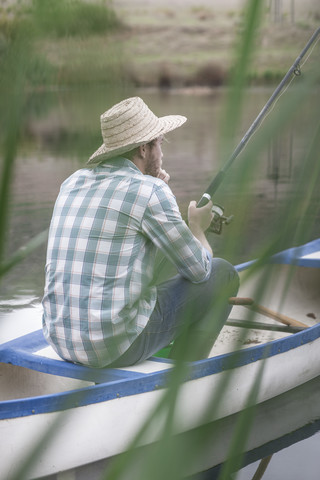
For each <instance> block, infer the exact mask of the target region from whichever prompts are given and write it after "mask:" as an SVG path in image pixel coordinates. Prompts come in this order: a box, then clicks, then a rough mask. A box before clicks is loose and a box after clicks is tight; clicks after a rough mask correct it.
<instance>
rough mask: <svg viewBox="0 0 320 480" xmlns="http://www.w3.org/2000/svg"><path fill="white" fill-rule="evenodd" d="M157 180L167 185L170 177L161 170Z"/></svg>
mask: <svg viewBox="0 0 320 480" xmlns="http://www.w3.org/2000/svg"><path fill="white" fill-rule="evenodd" d="M158 178H160V179H161V180H163V181H164V182H165V183H166V184H168V183H169V180H170V175H169V173H167V172H166V171H165V170H163V169H162V168H161V170H160V172H159V175H158Z"/></svg>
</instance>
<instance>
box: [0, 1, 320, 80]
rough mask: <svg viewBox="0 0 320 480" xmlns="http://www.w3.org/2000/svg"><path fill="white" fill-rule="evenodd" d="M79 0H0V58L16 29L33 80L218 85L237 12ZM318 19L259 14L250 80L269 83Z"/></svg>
mask: <svg viewBox="0 0 320 480" xmlns="http://www.w3.org/2000/svg"><path fill="white" fill-rule="evenodd" d="M116 4H117V2H113V3H112V2H111V1H108V0H106V1H103V2H91V3H88V2H86V1H84V0H59V2H51V1H50V0H33V1H32V2H18V3H13V4H10V6H8V5H7V6H5V5H4V6H2V7H0V9H1V10H0V13H1V15H0V62H1V59H2V60H4V59H5V56H6V50H7V48H8V47H9V45H10V43H11V42H12V41H13V39H14V37H15V36H16V35H17V32H18V31H20V30H21V28H23V29H26V30H27V31H28V35H29V36H31V37H36V42H35V48H34V50H33V59H32V61H31V62H30V68H29V71H28V72H27V76H28V78H29V79H30V83H31V84H33V85H38V86H44V85H46V84H50V85H58V86H75V85H77V86H79V85H81V84H82V85H88V84H110V83H112V82H113V80H114V78H117V79H118V81H120V82H123V83H125V84H130V85H133V86H136V87H150V86H152V87H160V88H170V87H190V86H200V87H216V86H219V85H223V84H226V83H227V81H228V78H229V76H230V70H231V65H232V64H233V61H234V58H233V55H234V46H235V44H236V39H237V38H238V37H239V35H241V31H242V29H243V19H244V12H242V11H231V10H230V11H217V10H216V9H214V7H208V6H201V5H198V4H197V5H195V6H193V7H190V6H186V7H185V8H180V9H176V8H174V6H172V7H170V8H168V7H166V8H165V7H161V6H160V5H159V6H157V2H155V4H154V6H153V7H152V8H149V9H148V8H141V6H140V8H139V7H135V6H134V2H131V3H130V2H127V4H126V2H125V3H124V5H126V6H125V7H122V8H120V7H118V8H115V7H116ZM317 22H318V23H319V13H318V12H316V11H314V12H308V14H307V15H306V17H305V18H304V19H303V21H302V20H301V19H300V20H299V19H297V20H296V21H295V23H293V22H292V21H291V20H290V19H289V18H287V17H285V16H284V18H283V19H282V21H281V23H273V22H272V19H271V15H270V12H269V11H268V10H267V9H266V10H265V11H264V14H263V19H262V23H263V25H262V27H261V29H260V32H259V37H258V38H257V39H256V42H257V47H258V48H257V54H256V56H255V58H254V61H253V63H252V66H251V68H250V70H249V71H248V73H247V81H248V83H251V84H269V83H273V82H277V81H278V80H279V79H280V78H281V77H282V76H283V75H284V74H285V72H286V71H287V69H288V67H289V66H290V64H291V63H292V61H293V60H294V59H295V58H296V54H297V52H298V51H299V50H300V49H301V48H302V47H303V46H304V44H305V41H306V39H307V38H308V37H309V36H310V35H311V34H312V32H313V31H314V29H315V28H316V26H317Z"/></svg>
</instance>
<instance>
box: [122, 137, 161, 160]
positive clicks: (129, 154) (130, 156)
mask: <svg viewBox="0 0 320 480" xmlns="http://www.w3.org/2000/svg"><path fill="white" fill-rule="evenodd" d="M156 141H157V138H154V139H153V140H151V141H150V142H147V143H146V145H149V147H153V146H154V144H155V143H156ZM138 150H139V147H135V148H134V149H132V150H129V151H128V152H124V153H122V154H121V156H122V157H125V158H128V159H129V160H132V159H133V157H134V156H135V155H136V153H137V152H138Z"/></svg>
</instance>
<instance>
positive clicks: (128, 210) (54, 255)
mask: <svg viewBox="0 0 320 480" xmlns="http://www.w3.org/2000/svg"><path fill="white" fill-rule="evenodd" d="M157 248H158V249H160V250H161V251H162V252H163V254H164V255H165V256H166V257H167V258H169V259H170V260H171V261H172V262H173V263H174V265H175V266H176V267H177V269H178V271H179V272H180V274H181V275H182V276H183V277H185V278H187V279H189V280H190V281H191V282H193V283H200V282H203V281H205V280H206V279H207V278H208V276H209V275H210V269H211V256H210V254H209V253H208V252H207V251H206V250H205V249H204V248H203V247H202V245H201V244H200V242H199V241H198V240H197V239H196V238H195V237H194V236H193V235H192V233H191V231H190V230H189V228H188V227H187V225H186V223H185V222H184V221H183V220H182V218H181V214H180V212H179V208H178V206H177V203H176V200H175V197H174V195H173V194H172V192H171V190H170V188H169V187H168V185H166V184H165V182H163V181H162V180H160V179H157V178H154V177H151V176H149V175H144V174H142V173H141V172H140V170H139V169H138V168H137V167H136V166H135V165H134V163H132V162H131V161H129V160H127V159H125V158H122V157H117V158H115V159H113V160H112V161H110V162H109V163H106V164H103V165H100V166H97V167H96V168H94V169H86V168H84V169H81V170H79V171H77V172H75V173H74V174H73V175H71V176H70V177H69V178H68V179H67V180H66V181H65V182H64V183H63V184H62V186H61V190H60V193H59V196H58V198H57V201H56V204H55V208H54V212H53V216H52V221H51V226H50V233H49V240H48V251H47V263H46V285H45V292H44V297H43V309H44V314H43V329H44V334H45V337H46V339H47V340H48V342H49V343H50V344H51V345H52V346H53V348H54V349H55V350H56V352H57V353H58V354H59V355H60V356H61V357H62V358H64V359H66V360H70V361H72V362H79V363H81V364H85V365H91V366H94V367H101V366H105V365H108V364H109V363H111V362H113V361H114V360H116V359H117V358H119V357H120V356H121V355H122V354H123V353H124V352H125V351H126V350H127V349H128V348H129V346H130V345H131V344H132V342H133V341H134V340H135V339H136V338H137V336H138V335H139V334H140V333H141V331H142V330H143V329H144V328H145V326H146V325H147V323H148V320H149V318H150V316H151V314H152V311H153V309H154V306H155V303H156V300H157V291H156V287H155V286H154V285H152V280H153V275H154V264H155V254H156V250H157Z"/></svg>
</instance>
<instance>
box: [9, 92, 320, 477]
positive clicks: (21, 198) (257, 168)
mask: <svg viewBox="0 0 320 480" xmlns="http://www.w3.org/2000/svg"><path fill="white" fill-rule="evenodd" d="M131 93H132V94H136V93H137V92H130V94H131ZM271 93H272V91H271V90H269V89H264V88H255V89H251V90H250V91H249V92H248V94H247V96H246V98H245V108H244V110H243V114H242V115H241V118H240V120H239V122H238V123H237V129H236V132H235V134H234V135H233V136H232V138H228V148H229V152H228V153H230V152H231V151H232V150H233V148H234V147H235V146H236V145H237V143H238V142H239V141H240V139H241V138H242V136H243V135H244V133H245V132H246V130H247V129H248V127H249V126H250V125H251V123H252V122H253V120H254V119H255V117H256V115H257V114H258V113H259V111H260V110H261V108H262V107H263V105H264V104H265V102H266V101H267V100H268V98H269V96H270V94H271ZM138 94H139V95H141V96H142V97H143V98H144V100H145V101H146V102H147V104H149V105H150V107H151V108H152V110H153V111H154V112H155V113H156V114H157V115H159V116H162V115H167V114H170V113H178V114H183V115H186V116H187V117H188V122H187V124H186V125H185V126H184V127H182V128H180V129H178V130H177V131H175V132H172V133H171V134H169V135H168V138H167V140H168V141H167V142H165V144H164V168H165V169H166V170H167V171H168V172H169V173H170V175H171V181H170V185H171V188H172V190H173V192H174V193H175V195H176V197H177V201H178V204H179V205H180V208H181V211H182V214H183V215H185V214H186V210H187V206H188V203H189V201H190V200H193V199H194V200H198V199H199V198H200V197H201V195H202V193H203V192H204V191H205V189H206V187H207V186H208V184H209V183H210V182H211V180H212V178H213V177H214V175H215V174H216V173H217V172H218V171H219V169H221V167H222V166H223V165H224V164H225V161H226V160H227V158H228V156H224V155H223V154H221V153H219V152H221V143H222V142H221V138H222V129H221V123H222V118H223V112H224V105H225V101H226V97H227V91H226V90H223V89H218V90H214V91H210V92H204V91H195V90H194V91H188V92H167V93H166V92H162V93H161V92H157V91H144V92H138ZM286 95H289V96H290V95H294V94H293V93H290V92H288V93H287V94H286ZM318 95H319V92H318V91H316V92H310V96H309V97H308V99H306V101H305V102H304V104H303V105H301V106H300V107H299V115H297V116H296V117H295V118H294V121H292V122H291V123H290V125H289V126H288V127H287V128H285V129H284V130H283V131H282V132H281V134H279V135H278V136H277V137H276V138H275V139H274V140H273V141H272V142H268V143H266V144H265V146H264V148H263V149H262V150H261V151H260V150H259V151H257V152H256V154H255V155H252V154H251V153H250V152H249V153H250V155H249V154H247V153H246V152H247V150H245V151H244V152H243V153H242V154H241V155H240V156H239V158H238V159H237V160H236V162H235V163H234V165H233V166H232V167H231V169H230V170H229V172H228V175H227V176H226V179H225V181H224V182H223V184H222V185H221V187H220V188H219V190H218V192H217V194H216V196H215V201H216V202H217V203H219V204H222V205H223V206H224V207H225V213H226V215H231V214H234V220H233V222H232V223H231V224H230V225H228V226H225V227H224V230H223V233H222V235H221V236H217V235H213V234H209V241H210V243H211V244H212V245H213V249H214V252H215V254H216V255H219V256H224V257H225V258H227V259H229V260H230V261H232V262H233V263H239V262H242V261H245V260H248V259H251V258H253V257H254V256H256V254H257V253H258V252H259V251H260V249H261V248H263V247H264V246H265V242H266V239H268V238H270V236H271V234H272V233H273V231H274V230H277V229H278V228H279V224H280V225H283V229H284V230H283V233H284V236H285V237H286V239H287V240H286V242H287V246H288V247H289V246H290V241H289V240H291V241H294V235H295V230H294V227H293V225H294V222H291V224H288V225H284V224H283V223H281V222H283V218H284V217H283V215H284V212H286V208H287V207H288V205H289V206H290V202H291V201H292V205H293V207H294V209H295V211H296V218H297V222H298V221H299V219H300V218H301V216H302V217H306V220H307V221H306V223H305V224H302V228H303V231H304V232H305V233H306V237H307V238H306V240H311V239H313V238H316V237H319V236H320V222H319V216H320V214H319V196H320V194H319V192H318V189H315V190H314V192H313V193H312V194H310V195H309V185H310V184H309V183H306V184H304V183H303V182H302V179H303V178H304V175H305V170H306V169H305V168H304V164H303V160H302V159H303V158H304V152H305V151H307V149H308V146H309V143H310V137H312V135H314V131H313V118H314V117H313V116H314V109H313V106H314V105H316V101H317V99H318ZM110 96H111V94H110V93H105V92H104V91H103V90H101V89H97V90H95V91H85V92H83V91H68V92H52V93H47V94H41V95H40V94H39V95H37V96H35V97H34V98H33V99H32V101H30V104H29V105H28V106H27V107H28V113H29V117H28V121H26V123H25V124H24V125H23V131H22V140H21V147H20V148H19V154H18V158H17V161H16V169H15V176H14V182H13V185H12V196H11V200H10V213H11V219H10V228H9V231H8V248H7V250H8V255H10V254H11V253H13V252H14V251H15V250H16V249H17V248H19V247H21V246H22V245H24V244H25V243H26V242H27V241H28V240H29V239H30V238H32V237H33V236H35V235H36V234H38V233H39V232H41V231H42V230H44V229H46V228H47V227H48V225H49V222H50V217H51V212H52V208H53V204H54V201H55V198H56V196H57V193H58V190H59V187H60V184H61V183H62V181H63V180H64V179H65V178H66V177H67V176H69V175H70V174H71V173H72V172H74V171H75V170H76V169H78V168H81V167H82V166H84V164H85V161H86V159H87V158H88V157H89V156H90V155H91V153H93V151H95V149H96V148H98V147H99V146H100V144H101V143H102V142H101V134H100V126H99V115H100V114H101V113H102V112H103V111H104V110H106V109H107V108H108V107H109V106H110V105H111V104H112V103H115V102H116V101H118V100H121V98H120V97H119V98H118V97H117V95H116V94H115V95H114V96H113V97H112V100H110ZM128 96H129V95H128ZM279 110H280V111H281V104H280V105H279V103H278V104H277V106H276V107H275V109H274V111H273V112H272V113H271V114H270V115H269V117H268V119H267V121H266V124H265V126H263V127H262V128H260V130H259V131H258V133H257V134H256V135H257V136H258V135H260V137H258V138H261V142H260V143H263V133H264V130H267V129H268V128H269V127H268V125H269V126H272V124H273V122H275V119H276V118H277V117H278V113H279ZM309 133H310V137H309ZM309 168H310V167H309ZM310 183H312V172H311V175H310ZM308 195H309V196H308ZM309 197H310V198H309ZM297 199H298V200H299V203H298V204H294V202H295V201H296V200H297ZM306 203H307V206H306ZM288 211H290V210H288ZM285 229H286V230H285ZM286 242H285V243H286ZM44 263H45V246H43V247H41V248H39V249H38V250H37V252H34V253H33V254H32V255H30V256H29V257H28V258H27V259H26V260H24V261H23V262H22V263H21V264H20V265H18V266H16V267H15V268H14V269H13V270H12V271H11V272H10V273H9V274H8V275H6V277H5V279H4V280H3V281H2V284H1V291H0V302H1V303H0V309H1V310H0V316H1V318H2V319H6V318H7V317H8V315H12V314H14V315H16V316H19V312H21V311H22V310H21V309H27V310H29V312H30V311H32V310H33V309H38V308H39V302H40V299H41V296H42V292H43V282H44V274H43V271H44ZM318 391H319V390H318ZM300 408H302V409H303V408H304V406H303V402H302V403H301V405H300ZM306 408H307V407H306ZM319 416H320V413H319ZM279 421H280V419H279ZM319 447H320V436H319V434H315V435H314V436H312V437H310V438H308V439H307V440H304V441H300V442H298V443H296V444H295V445H294V446H292V447H288V448H286V449H285V450H283V451H281V452H280V453H277V454H276V455H275V456H274V457H273V458H272V460H271V462H270V464H269V466H268V468H267V470H266V473H265V475H264V477H263V478H264V480H271V479H272V480H276V479H278V478H279V479H280V478H281V479H290V480H298V479H299V480H300V479H301V478H302V477H303V478H305V479H306V480H313V479H316V478H318V475H317V476H314V472H319V471H320V468H319V467H320V463H319V454H318V452H319ZM299 458H300V460H298V459H299ZM302 466H303V475H302V473H301V469H300V467H301V468H302ZM255 467H256V465H253V466H252V465H251V466H248V467H246V468H245V469H244V470H242V471H241V473H240V475H239V477H237V478H239V479H240V480H246V479H250V478H252V476H253V473H252V472H253V471H254V469H255ZM90 478H94V477H90ZM208 478H209V477H208ZM212 478H214V477H212Z"/></svg>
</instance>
